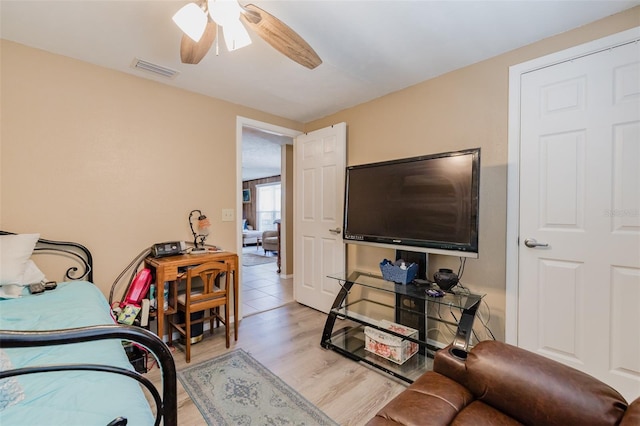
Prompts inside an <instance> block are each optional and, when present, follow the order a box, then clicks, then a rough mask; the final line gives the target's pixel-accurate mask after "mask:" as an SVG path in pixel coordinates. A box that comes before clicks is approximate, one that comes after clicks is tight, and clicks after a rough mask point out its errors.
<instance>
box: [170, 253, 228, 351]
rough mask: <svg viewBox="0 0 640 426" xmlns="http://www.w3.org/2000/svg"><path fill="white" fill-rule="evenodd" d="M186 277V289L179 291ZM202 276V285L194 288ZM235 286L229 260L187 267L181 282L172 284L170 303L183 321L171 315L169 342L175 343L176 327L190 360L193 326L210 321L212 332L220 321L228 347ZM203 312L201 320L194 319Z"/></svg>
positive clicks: (179, 278)
mask: <svg viewBox="0 0 640 426" xmlns="http://www.w3.org/2000/svg"><path fill="white" fill-rule="evenodd" d="M185 276H186V288H185V292H184V293H180V294H178V286H179V284H180V281H181V280H182V278H184V277H185ZM196 277H200V279H201V280H202V283H203V287H202V288H199V287H196V288H195V289H194V281H195V280H194V279H195V278H196ZM231 285H232V279H231V267H230V265H229V264H228V263H223V262H208V263H203V264H202V265H199V266H196V267H194V268H191V269H188V270H187V272H186V274H183V275H182V276H179V277H178V282H176V284H175V285H173V286H172V294H171V295H170V296H169V304H170V305H171V307H172V308H173V309H175V312H176V313H177V312H182V313H184V322H176V321H174V319H176V318H177V315H176V314H174V315H172V316H171V317H170V318H169V325H170V327H169V344H170V345H171V344H172V343H173V336H172V335H173V329H176V330H177V331H178V332H179V333H180V334H181V335H182V336H184V339H185V352H186V358H187V362H190V361H191V326H192V325H194V324H200V323H204V322H206V321H209V332H210V333H211V334H213V328H214V327H213V324H214V321H215V322H216V323H217V324H216V326H217V327H219V326H220V322H222V323H223V324H224V331H225V335H226V339H227V348H228V347H229V330H230V327H229V325H230V324H229V305H230V301H229V296H230V293H231V289H230V288H229V286H231ZM221 306H224V318H222V316H221V315H220V307H221ZM201 311H204V315H203V317H202V318H200V319H196V320H193V321H192V320H191V314H192V313H194V312H201Z"/></svg>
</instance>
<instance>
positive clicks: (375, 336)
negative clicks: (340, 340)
mask: <svg viewBox="0 0 640 426" xmlns="http://www.w3.org/2000/svg"><path fill="white" fill-rule="evenodd" d="M380 327H382V328H384V329H387V330H391V331H393V332H395V333H399V334H402V335H403V336H407V337H411V338H412V339H417V338H418V330H415V329H413V328H411V327H407V326H406V325H402V324H396V323H394V322H391V321H386V320H382V321H380ZM364 335H365V345H364V348H365V350H367V351H369V352H372V353H374V354H376V355H378V356H381V357H383V358H386V359H388V360H389V361H393V362H395V363H396V364H404V363H405V362H406V361H407V360H408V359H409V358H411V357H412V356H413V355H415V353H416V352H418V344H417V343H415V342H411V341H409V340H406V339H403V338H402V337H399V336H394V335H393V334H389V333H385V332H384V331H382V330H378V329H376V328H373V327H365V328H364Z"/></svg>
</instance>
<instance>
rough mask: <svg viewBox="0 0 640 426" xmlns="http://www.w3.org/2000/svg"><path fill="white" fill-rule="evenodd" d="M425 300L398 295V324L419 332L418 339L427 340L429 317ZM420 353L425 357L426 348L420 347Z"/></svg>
mask: <svg viewBox="0 0 640 426" xmlns="http://www.w3.org/2000/svg"><path fill="white" fill-rule="evenodd" d="M425 303H426V301H425V300H424V299H418V298H415V297H411V296H406V295H404V294H398V293H396V322H397V323H398V324H402V325H406V326H407V327H411V328H413V329H416V330H418V338H419V339H420V340H421V341H423V342H426V340H427V316H426V311H425ZM419 348H420V349H419V351H418V352H419V353H421V354H422V355H424V354H425V353H426V348H425V346H424V345H421V346H419Z"/></svg>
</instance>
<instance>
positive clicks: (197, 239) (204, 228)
mask: <svg viewBox="0 0 640 426" xmlns="http://www.w3.org/2000/svg"><path fill="white" fill-rule="evenodd" d="M194 213H198V218H197V221H198V225H197V228H198V232H197V233H196V231H195V230H194V229H193V215H194ZM210 226H211V222H210V221H209V219H207V216H205V215H204V214H203V213H202V212H201V211H200V210H192V211H191V213H189V227H191V233H192V234H193V245H194V248H193V249H191V251H190V252H189V253H190V254H204V253H207V252H208V251H209V250H207V248H206V247H205V246H204V240H206V239H207V236H208V235H209V227H210Z"/></svg>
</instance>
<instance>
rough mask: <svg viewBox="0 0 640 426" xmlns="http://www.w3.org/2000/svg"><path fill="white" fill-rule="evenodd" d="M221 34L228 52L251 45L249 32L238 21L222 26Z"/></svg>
mask: <svg viewBox="0 0 640 426" xmlns="http://www.w3.org/2000/svg"><path fill="white" fill-rule="evenodd" d="M222 34H223V35H224V42H225V44H226V46H227V50H228V51H229V52H233V51H234V50H238V49H241V48H243V47H246V46H248V45H250V44H251V37H249V32H248V31H247V29H246V28H245V27H244V25H242V23H241V22H240V21H235V22H234V23H232V24H227V25H225V26H223V27H222Z"/></svg>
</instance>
